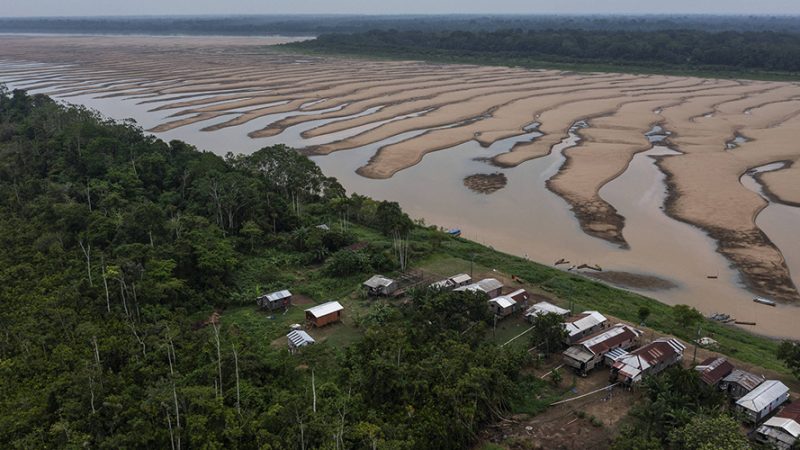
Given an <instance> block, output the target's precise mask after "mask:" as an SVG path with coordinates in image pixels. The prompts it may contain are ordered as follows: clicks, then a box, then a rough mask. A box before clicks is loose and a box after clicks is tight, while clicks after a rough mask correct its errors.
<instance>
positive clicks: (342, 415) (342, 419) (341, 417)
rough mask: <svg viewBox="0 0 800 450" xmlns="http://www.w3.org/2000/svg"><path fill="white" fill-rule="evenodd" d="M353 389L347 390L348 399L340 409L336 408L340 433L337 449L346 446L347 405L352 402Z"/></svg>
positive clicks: (337, 438) (338, 434) (337, 435)
mask: <svg viewBox="0 0 800 450" xmlns="http://www.w3.org/2000/svg"><path fill="white" fill-rule="evenodd" d="M352 390H353V389H352V387H349V388H347V399H345V401H344V403H342V404H341V406H340V407H337V408H336V412H337V413H338V415H339V432H338V433H336V448H337V449H338V448H345V446H344V424H345V420H346V418H347V405H348V403H349V402H350V396H351V393H352Z"/></svg>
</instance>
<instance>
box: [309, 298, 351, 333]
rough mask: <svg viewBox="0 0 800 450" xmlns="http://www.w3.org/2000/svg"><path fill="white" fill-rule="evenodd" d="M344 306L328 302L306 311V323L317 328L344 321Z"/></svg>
mask: <svg viewBox="0 0 800 450" xmlns="http://www.w3.org/2000/svg"><path fill="white" fill-rule="evenodd" d="M342 310H344V306H342V305H341V304H340V303H339V302H328V303H323V304H321V305H317V306H315V307H313V308H308V309H307V310H306V322H307V323H308V324H310V325H313V326H315V327H317V328H319V327H324V326H325V325H327V324H329V323H333V322H338V321H340V320H341V319H342Z"/></svg>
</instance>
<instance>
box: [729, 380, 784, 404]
mask: <svg viewBox="0 0 800 450" xmlns="http://www.w3.org/2000/svg"><path fill="white" fill-rule="evenodd" d="M788 394H789V388H788V387H786V385H785V384H783V383H781V382H780V381H778V380H767V381H765V382H763V383H761V384H760V385H758V387H757V388H755V389H753V390H752V391H750V392H748V393H747V395H745V396H744V397H742V398H740V399H739V400H737V401H736V404H737V405H739V406H741V407H742V408H745V409H748V410H750V411H754V412H759V411H762V410H764V409H765V408H766V407H767V406H769V405H770V403H772V402H774V401H775V400H779V399H780V398H781V397H785V396H787V395H788Z"/></svg>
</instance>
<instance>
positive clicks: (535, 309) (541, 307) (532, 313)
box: [525, 302, 569, 322]
mask: <svg viewBox="0 0 800 450" xmlns="http://www.w3.org/2000/svg"><path fill="white" fill-rule="evenodd" d="M548 313H554V314H558V315H559V316H562V317H564V316H568V315H569V310H566V309H564V308H561V307H558V306H556V305H554V304H552V303H549V302H539V303H536V304H534V305H533V306H531V307H530V308H528V310H527V311H525V318H526V319H528V321H529V322H533V318H534V317H536V316H538V315H540V314H548Z"/></svg>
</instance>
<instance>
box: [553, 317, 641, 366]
mask: <svg viewBox="0 0 800 450" xmlns="http://www.w3.org/2000/svg"><path fill="white" fill-rule="evenodd" d="M641 335H642V332H641V331H639V330H637V329H636V328H633V327H629V326H628V325H624V324H617V325H614V326H613V327H611V328H609V329H607V330H601V331H599V332H597V333H595V334H592V335H589V336H587V337H585V338H583V339H581V340H579V341H578V342H577V343H575V344H573V345H571V346H570V347H569V348H568V349H566V350H565V351H564V353H563V354H564V364H566V365H567V366H569V367H572V368H573V369H575V370H576V371H577V372H578V373H580V374H581V375H585V374H586V373H588V372H589V371H590V370H592V369H594V368H595V367H596V366H598V365H602V364H603V358H604V357H605V355H606V354H607V353H608V352H609V351H611V350H614V349H623V350H627V349H629V348H631V347H633V346H634V345H635V344H636V343H637V341H638V339H639V336H641Z"/></svg>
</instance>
